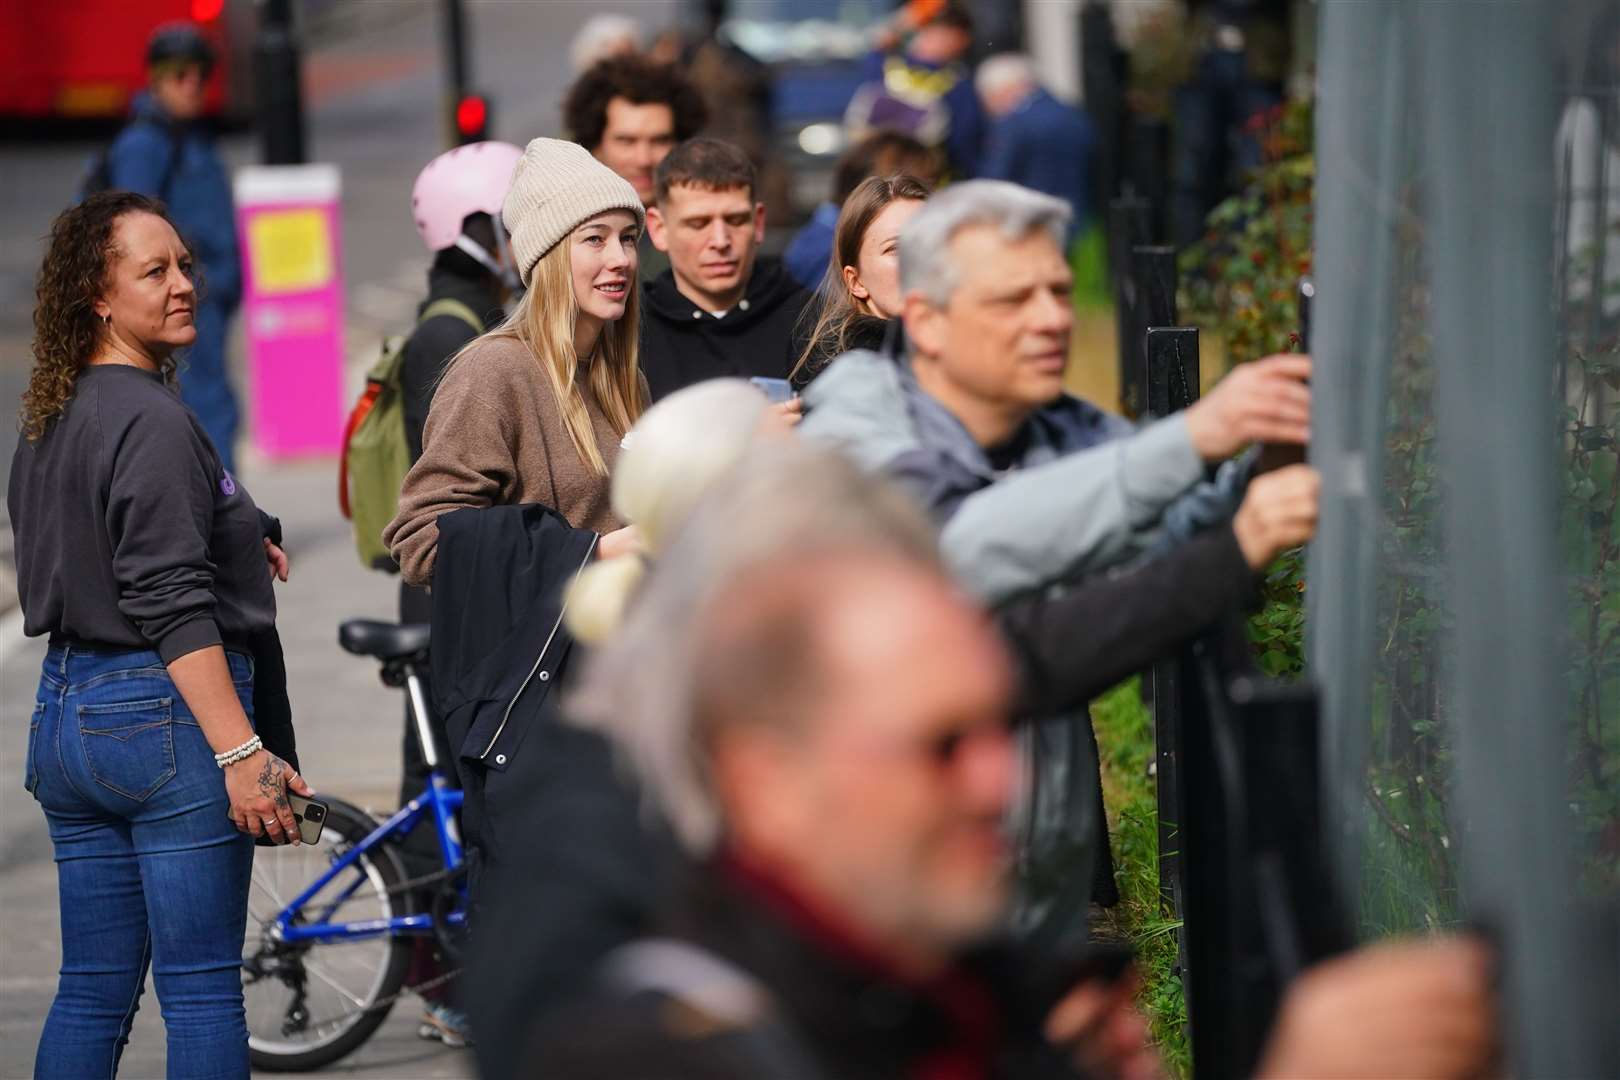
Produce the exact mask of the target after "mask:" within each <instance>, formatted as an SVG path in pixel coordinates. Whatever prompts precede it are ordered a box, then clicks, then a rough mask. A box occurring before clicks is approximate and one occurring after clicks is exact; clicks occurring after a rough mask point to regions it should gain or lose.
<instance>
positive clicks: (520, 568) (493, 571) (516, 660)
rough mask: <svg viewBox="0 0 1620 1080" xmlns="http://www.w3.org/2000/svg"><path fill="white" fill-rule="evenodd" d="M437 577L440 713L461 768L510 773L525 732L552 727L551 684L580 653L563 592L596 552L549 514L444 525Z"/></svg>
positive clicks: (497, 514) (435, 659)
mask: <svg viewBox="0 0 1620 1080" xmlns="http://www.w3.org/2000/svg"><path fill="white" fill-rule="evenodd" d="M438 524H439V557H438V565H437V567H436V568H435V570H434V575H433V636H432V643H431V646H430V648H431V650H432V677H433V707H434V709H435V711H436V712H437V713H438V714H439V718H440V719H441V720H442V721H443V722H444V725H445V728H446V730H447V731H448V733H449V736H450V752H451V754H453V755H454V756H455V757H456V759H457V762H458V768H459V767H460V764H461V763H477V764H479V765H482V766H484V767H485V768H489V769H496V770H505V769H506V768H508V767H509V766H510V764H511V762H512V759H513V758H514V757H515V756H516V755H517V752H518V748H519V747H520V746H521V745H522V742H523V738H524V735H525V734H526V733H527V732H528V731H529V730H530V729H531V728H533V727H534V726H535V725H536V724H539V723H541V722H545V721H554V719H555V716H556V713H557V710H558V708H559V703H558V700H557V695H556V694H553V693H551V690H552V688H553V687H554V686H555V680H554V678H553V676H554V674H555V673H556V671H557V670H558V669H559V668H561V667H562V665H563V663H564V661H565V660H566V659H567V657H568V652H569V650H570V648H572V646H573V638H572V637H570V636H569V634H568V630H567V628H566V627H564V626H563V625H562V594H563V589H564V588H566V587H567V585H568V583H569V582H570V581H572V580H573V579H574V575H575V574H577V573H578V572H579V571H580V569H581V568H582V567H583V566H584V565H585V563H586V561H587V560H588V559H589V558H590V556H591V552H592V551H593V549H594V548H595V546H596V534H595V533H593V532H591V531H590V530H588V529H576V528H574V527H573V526H572V525H569V524H568V522H567V521H566V520H565V519H564V518H563V516H562V515H561V514H559V513H557V512H556V511H555V510H552V509H550V508H549V507H545V506H540V505H538V504H530V505H526V506H491V507H482V508H477V509H466V510H456V511H453V512H451V513H448V514H444V515H442V516H441V517H440V518H439V523H438Z"/></svg>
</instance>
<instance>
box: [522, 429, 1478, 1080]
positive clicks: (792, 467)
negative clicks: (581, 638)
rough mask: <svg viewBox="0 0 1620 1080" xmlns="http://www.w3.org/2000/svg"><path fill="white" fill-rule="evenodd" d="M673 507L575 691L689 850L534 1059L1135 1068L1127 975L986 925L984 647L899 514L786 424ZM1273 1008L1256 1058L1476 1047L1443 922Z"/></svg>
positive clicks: (880, 489)
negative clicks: (1056, 964)
mask: <svg viewBox="0 0 1620 1080" xmlns="http://www.w3.org/2000/svg"><path fill="white" fill-rule="evenodd" d="M688 521H689V524H688V526H687V527H686V528H685V530H684V531H683V533H682V535H681V536H680V537H679V538H678V539H677V540H676V541H675V543H674V544H673V545H672V546H671V547H670V549H669V550H668V552H667V553H666V555H665V557H664V558H663V559H662V560H661V561H660V565H659V566H658V568H657V570H656V571H655V573H654V574H653V576H652V577H651V578H650V579H649V581H648V583H647V586H646V588H645V589H644V591H643V592H642V593H641V594H640V596H639V597H638V599H637V601H636V604H635V606H634V608H633V610H632V612H631V614H630V615H629V617H628V619H627V621H626V623H625V624H624V625H623V626H622V627H621V629H620V632H619V634H618V636H617V637H616V638H615V639H613V640H612V641H611V642H610V643H609V644H608V645H607V646H606V647H605V648H604V649H603V651H602V652H601V653H599V654H598V655H597V656H596V657H595V658H594V659H593V662H592V667H591V669H590V670H589V672H588V673H587V676H586V680H585V683H584V685H583V687H582V696H581V699H580V702H579V710H578V715H579V716H580V717H581V719H582V721H583V722H586V723H588V724H591V725H593V726H596V727H599V728H602V729H605V730H607V731H608V732H609V733H610V734H611V735H612V736H613V737H614V738H615V739H616V740H617V742H618V743H619V748H620V750H621V752H622V754H623V756H624V758H625V759H626V760H627V761H628V762H629V763H630V765H631V766H633V768H634V770H635V772H636V773H637V774H638V779H639V780H640V782H641V783H642V785H643V786H644V789H645V790H646V791H647V792H648V793H649V795H650V796H651V797H652V798H653V799H654V800H655V802H656V803H657V805H658V809H659V810H660V811H662V812H663V814H664V815H665V816H666V817H667V818H668V820H669V821H670V822H671V823H672V825H673V826H674V828H675V831H676V833H677V835H678V836H679V838H680V840H681V842H682V844H683V846H684V847H685V848H686V849H687V850H688V852H689V853H690V854H692V855H693V856H694V857H695V858H696V859H697V860H699V867H700V868H699V870H698V872H696V873H694V875H693V876H692V879H691V880H690V882H689V883H688V885H687V887H686V888H685V889H684V890H683V892H682V894H681V898H680V900H679V901H678V902H677V903H676V904H675V905H674V906H673V907H672V908H671V910H669V912H668V913H667V915H666V917H665V919H664V920H663V923H662V932H661V934H660V935H659V936H657V937H651V938H647V939H643V940H642V941H639V942H636V943H633V944H632V945H629V946H626V947H624V948H623V949H621V950H619V951H618V952H616V953H614V954H613V955H611V956H610V957H609V959H608V961H607V963H606V964H605V966H604V968H603V971H602V981H601V983H600V986H599V991H600V992H599V994H598V996H597V997H596V998H595V999H594V1000H592V1001H590V1002H588V1003H586V1004H583V1005H582V1006H580V1007H579V1008H578V1009H576V1010H573V1011H571V1012H570V1013H569V1014H566V1015H564V1016H561V1017H558V1018H557V1019H556V1020H555V1021H554V1022H553V1023H551V1024H550V1025H548V1026H547V1027H545V1028H543V1029H541V1030H540V1031H538V1032H536V1033H535V1037H534V1038H533V1040H532V1043H531V1051H532V1053H531V1056H530V1058H529V1060H530V1062H531V1067H532V1069H533V1072H534V1075H537V1076H538V1075H556V1076H568V1077H570V1078H573V1080H588V1078H592V1077H610V1076H611V1077H628V1076H637V1077H641V1076H658V1077H665V1078H671V1080H679V1078H686V1077H691V1078H698V1077H702V1078H706V1080H712V1078H720V1077H735V1078H739V1080H740V1078H743V1077H773V1078H778V1077H780V1078H811V1077H822V1078H826V1080H833V1078H837V1080H858V1078H863V1077H874V1078H875V1077H901V1076H924V1077H931V1076H951V1077H958V1076H959V1077H970V1076H976V1077H1018V1078H1041V1077H1053V1078H1057V1077H1075V1076H1087V1077H1093V1078H1102V1077H1121V1078H1138V1077H1141V1078H1147V1077H1152V1076H1156V1075H1158V1074H1159V1072H1160V1070H1159V1065H1158V1062H1157V1059H1156V1056H1155V1055H1154V1053H1153V1052H1152V1050H1151V1049H1150V1048H1149V1047H1148V1046H1147V1045H1146V1042H1145V1031H1146V1029H1145V1025H1144V1024H1143V1022H1142V1019H1141V1017H1140V1016H1139V1015H1138V1014H1137V1013H1136V1011H1135V1008H1134V1006H1133V1005H1132V1004H1131V989H1132V986H1131V980H1130V979H1129V978H1128V977H1127V978H1125V979H1121V980H1116V981H1114V982H1112V983H1109V984H1098V983H1096V982H1095V981H1092V982H1079V983H1078V984H1076V983H1075V982H1072V981H1071V982H1064V981H1061V980H1057V979H1052V978H1049V977H1044V976H1050V975H1053V974H1055V972H1054V971H1053V969H1052V967H1051V966H1050V965H1049V964H1042V963H1040V962H1039V961H1038V960H1035V958H1030V957H1021V956H1019V955H1017V954H1016V953H1015V952H1014V951H1013V950H1012V949H1011V948H1009V947H1008V946H1006V945H1004V944H1002V943H1001V938H1000V933H999V932H1000V930H1001V926H1002V921H1003V915H1004V911H1005V907H1006V904H1007V900H1008V892H1009V890H1008V873H1007V872H1008V866H1007V863H1008V847H1007V844H1006V841H1005V838H1004V835H1003V832H1002V821H1003V818H1004V815H1005V813H1006V810H1007V807H1008V804H1009V802H1010V801H1011V800H1012V798H1013V795H1014V789H1015V786H1016V780H1017V762H1016V758H1015V754H1014V752H1013V746H1012V742H1011V738H1010V736H1009V733H1008V729H1007V721H1008V716H1009V711H1010V708H1011V704H1012V694H1013V692H1014V690H1013V688H1014V675H1013V669H1012V666H1011V665H1010V663H1009V661H1008V658H1007V655H1006V654H1005V652H1004V651H1003V649H1002V647H1001V645H1000V643H999V642H998V641H997V639H996V637H995V636H994V633H993V631H992V629H991V627H990V624H989V623H988V621H987V620H986V619H985V617H984V616H983V614H982V613H981V612H979V611H978V610H976V609H975V608H974V607H972V606H971V605H970V604H969V603H968V602H967V601H966V600H965V599H964V598H963V597H962V596H961V594H960V593H959V592H957V591H956V590H955V589H954V588H953V587H952V586H951V585H950V584H949V582H948V581H947V580H946V578H945V576H944V575H943V573H942V571H941V569H940V567H939V566H938V563H937V561H936V560H935V558H934V557H933V555H932V543H931V539H930V531H931V530H930V527H929V525H928V523H927V522H926V521H925V520H924V519H922V518H921V517H920V516H919V515H918V514H917V512H916V510H915V509H914V508H913V507H912V506H911V505H909V504H908V503H907V502H906V501H905V500H904V499H901V498H899V497H898V496H897V495H896V494H895V493H894V492H893V491H892V490H891V489H890V488H889V487H888V485H886V484H884V483H882V482H880V481H875V480H868V479H864V478H862V477H860V476H859V475H858V474H857V473H856V472H855V471H854V470H853V469H852V468H851V467H850V466H849V465H847V464H845V463H843V462H841V461H839V460H837V459H835V458H829V457H828V456H826V455H825V454H818V453H816V452H814V451H806V450H803V449H799V450H791V449H786V448H784V449H782V450H780V451H775V452H765V451H761V452H758V453H756V454H755V455H754V456H753V457H752V459H751V460H750V461H749V463H747V464H746V465H745V466H744V467H743V468H742V469H741V470H740V471H739V472H738V473H737V474H735V475H734V476H733V477H732V478H731V480H730V481H729V482H727V483H726V484H724V485H723V486H722V488H721V489H719V490H717V491H716V492H714V493H713V494H711V495H710V496H709V497H708V498H707V499H706V500H705V501H704V502H703V503H702V504H700V505H699V507H698V508H697V510H696V511H695V512H694V513H693V515H692V516H691V517H690V518H689V519H688ZM650 686H655V687H656V690H655V691H653V690H650V689H649V687H650ZM1041 959H1045V958H1041ZM1068 959H1074V958H1073V957H1071V958H1068ZM1032 961H1035V962H1032ZM1032 976H1035V978H1033V979H1032ZM1352 1031H1353V1032H1354V1036H1353V1037H1351V1032H1352ZM1277 1032H1278V1034H1277V1038H1276V1039H1275V1040H1274V1042H1273V1044H1272V1046H1271V1047H1269V1048H1268V1052H1267V1056H1266V1058H1265V1060H1264V1067H1263V1070H1262V1073H1261V1075H1263V1076H1269V1077H1301V1076H1314V1075H1322V1076H1327V1075H1333V1076H1345V1075H1351V1076H1364V1075H1387V1076H1396V1075H1399V1076H1403V1077H1406V1076H1411V1077H1415V1076H1432V1077H1454V1076H1455V1077H1461V1076H1466V1075H1470V1074H1471V1073H1472V1072H1473V1071H1475V1070H1477V1069H1478V1068H1479V1067H1480V1066H1482V1065H1483V1064H1484V1062H1485V1061H1486V1060H1487V1059H1488V1055H1489V1053H1490V1050H1491V1038H1490V1023H1489V1009H1488V1000H1487V992H1486V962H1485V958H1484V957H1483V956H1482V955H1480V954H1479V952H1478V951H1477V950H1475V949H1474V948H1473V947H1471V946H1468V945H1464V944H1448V945H1431V946H1417V947H1387V948H1386V949H1384V950H1380V951H1372V952H1368V953H1366V954H1362V955H1360V956H1357V957H1353V958H1351V959H1349V960H1345V961H1339V962H1335V963H1334V964H1329V965H1324V966H1323V967H1321V968H1319V969H1317V970H1316V971H1315V972H1313V973H1311V974H1309V975H1307V976H1306V977H1305V978H1304V979H1302V980H1301V982H1300V984H1299V986H1298V987H1297V988H1296V990H1295V992H1294V993H1293V994H1291V995H1290V996H1289V997H1288V998H1287V999H1286V1001H1285V1003H1284V1006H1283V1009H1282V1013H1281V1016H1280V1019H1279V1023H1278V1027H1277Z"/></svg>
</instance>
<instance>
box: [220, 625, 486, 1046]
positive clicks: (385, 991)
mask: <svg viewBox="0 0 1620 1080" xmlns="http://www.w3.org/2000/svg"><path fill="white" fill-rule="evenodd" d="M338 641H339V643H340V644H342V646H343V648H344V649H346V650H348V651H349V652H351V653H354V654H356V655H358V656H369V657H371V658H373V659H375V660H377V661H379V662H380V663H381V664H382V679H383V682H384V683H386V684H387V685H389V686H392V687H404V689H405V691H406V695H407V697H408V700H409V707H410V714H411V718H412V721H413V722H414V723H415V725H416V731H417V736H418V738H419V739H420V740H421V746H422V751H423V756H424V758H425V759H426V761H427V764H428V765H429V766H430V767H431V769H432V775H431V779H430V782H429V785H428V788H427V790H426V791H424V792H423V793H422V794H421V795H420V796H418V797H417V798H415V799H413V800H411V802H410V803H409V804H407V805H405V806H403V807H401V808H400V809H399V811H398V812H397V813H395V814H394V815H393V816H392V817H390V818H388V820H386V821H382V822H379V821H378V820H377V819H376V818H374V817H372V816H371V814H369V813H367V812H366V811H365V810H362V809H361V808H360V807H357V806H354V805H353V804H351V803H347V802H344V801H342V800H340V799H334V798H332V797H330V796H328V795H325V794H324V793H323V794H322V795H320V798H321V800H322V801H323V802H325V803H326V804H327V807H328V814H327V818H326V823H325V827H324V829H323V831H322V833H321V839H320V842H319V843H318V844H314V845H308V846H304V845H301V846H298V847H274V848H259V849H258V850H257V851H256V852H255V856H254V860H253V879H252V886H251V890H250V893H249V897H248V929H247V940H246V942H245V944H244V946H243V950H242V989H243V997H244V999H245V1002H246V1006H247V1024H248V1045H249V1047H250V1049H251V1052H252V1059H253V1064H254V1065H255V1066H257V1067H258V1068H261V1069H269V1070H276V1071H287V1072H301V1071H305V1070H309V1069H317V1068H320V1067H321V1066H323V1065H328V1064H330V1063H332V1062H334V1061H336V1060H338V1059H339V1058H341V1057H343V1056H345V1055H346V1054H349V1053H350V1052H352V1051H353V1050H354V1049H355V1048H356V1047H358V1046H359V1045H360V1044H361V1043H363V1042H365V1041H366V1039H368V1038H370V1037H371V1034H372V1032H374V1031H376V1030H377V1027H378V1026H379V1025H380V1024H382V1022H383V1021H384V1020H385V1019H387V1017H388V1013H389V1010H390V1009H392V1008H393V1006H394V1003H395V1001H396V1000H398V998H399V997H400V995H401V994H402V993H403V992H404V989H403V988H404V984H405V979H406V976H407V972H408V969H409V968H410V963H411V955H412V952H413V951H414V949H415V945H416V942H417V941H418V940H419V939H421V938H422V937H423V936H436V937H437V938H438V939H439V941H440V943H441V945H442V947H443V949H444V951H445V953H446V954H447V955H449V956H451V957H458V956H459V953H460V936H461V934H462V932H463V930H464V929H465V923H466V891H467V884H466V860H465V858H464V856H463V853H462V847H461V835H460V832H459V830H458V828H457V824H456V812H457V811H458V810H459V809H460V807H461V800H462V793H461V792H460V790H458V789H456V788H455V787H453V786H451V784H450V783H449V781H448V780H447V779H446V776H445V771H444V767H443V765H442V764H441V763H440V761H439V755H438V752H437V750H436V748H435V746H434V739H433V735H432V730H431V727H430V725H429V722H428V721H429V715H430V713H429V710H428V703H427V696H426V694H425V693H424V692H423V689H422V678H423V676H424V675H425V674H426V672H427V663H428V628H427V627H426V626H423V625H415V626H399V625H394V624H392V623H381V622H372V621H370V620H364V619H354V620H350V621H348V622H345V623H344V624H343V625H342V626H341V627H340V628H339V631H338ZM424 815H430V816H431V819H432V821H433V823H434V824H435V826H436V827H437V830H438V836H439V851H440V854H441V856H442V858H443V869H442V870H440V871H439V872H437V873H434V874H430V875H427V876H425V877H421V878H417V879H415V880H407V878H406V875H405V872H404V870H403V869H402V867H401V864H400V861H399V856H398V855H397V854H396V853H395V847H396V845H397V842H398V841H399V840H400V839H401V838H403V837H404V836H405V835H406V834H407V833H409V832H410V831H411V829H412V828H413V827H415V825H416V824H417V822H419V821H420V820H421V819H422V817H423V816H424ZM424 897H430V898H431V899H430V900H428V901H427V902H425V903H424V901H423V898H424ZM418 907H426V909H427V910H413V909H414V908H418ZM455 974H456V972H455V971H453V970H452V971H450V972H448V973H446V974H444V975H442V976H440V977H439V978H438V979H436V980H434V982H435V983H437V982H441V981H445V980H447V979H450V978H453V977H454V976H455ZM427 988H428V984H421V985H418V986H414V987H411V988H410V989H413V990H418V991H420V990H424V989H427Z"/></svg>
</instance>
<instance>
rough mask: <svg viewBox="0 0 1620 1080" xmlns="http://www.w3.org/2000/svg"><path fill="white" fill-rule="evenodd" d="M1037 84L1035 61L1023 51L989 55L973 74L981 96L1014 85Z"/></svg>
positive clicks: (974, 82) (986, 95) (983, 96)
mask: <svg viewBox="0 0 1620 1080" xmlns="http://www.w3.org/2000/svg"><path fill="white" fill-rule="evenodd" d="M1034 85H1035V63H1034V61H1032V60H1031V59H1030V58H1029V57H1027V56H1025V55H1024V54H1023V53H1015V52H1004V53H996V54H995V55H994V56H991V57H987V58H986V59H985V61H984V63H982V64H980V65H979V71H978V73H977V74H976V75H974V76H973V88H974V89H975V90H977V91H978V92H979V96H980V97H981V98H986V97H989V96H990V95H992V94H994V93H996V92H997V91H998V90H1005V89H1007V88H1009V87H1013V86H1034Z"/></svg>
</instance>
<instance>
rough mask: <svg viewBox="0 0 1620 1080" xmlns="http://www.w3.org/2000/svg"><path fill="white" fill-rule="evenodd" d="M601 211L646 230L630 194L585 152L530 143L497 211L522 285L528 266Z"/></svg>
mask: <svg viewBox="0 0 1620 1080" xmlns="http://www.w3.org/2000/svg"><path fill="white" fill-rule="evenodd" d="M607 210H629V211H631V212H632V213H634V214H635V215H636V223H637V224H638V225H640V226H641V227H642V228H646V227H647V213H646V211H645V210H643V209H642V207H641V197H640V196H639V195H637V194H636V189H635V188H633V187H631V186H630V182H629V181H628V180H626V179H624V178H623V177H622V176H620V175H619V174H618V173H616V172H614V171H613V170H612V169H610V168H608V167H607V166H606V165H603V164H602V163H601V162H600V161H597V160H596V159H595V158H594V157H592V156H591V152H590V151H589V150H587V149H585V148H584V147H583V146H581V145H579V144H578V143H573V142H565V141H564V140H562V139H534V140H532V141H530V143H529V145H528V146H527V147H525V148H524V151H523V157H522V158H520V159H519V160H518V163H517V168H516V169H515V170H514V171H513V173H512V186H511V188H509V189H508V190H507V192H506V202H505V204H504V206H502V208H501V220H502V222H504V223H505V225H506V227H507V228H508V229H509V230H511V233H512V254H513V255H515V256H516V257H517V268H518V274H519V275H520V276H521V277H522V278H523V284H524V285H528V284H529V276H530V275H531V274H532V273H533V272H534V264H535V263H537V262H539V261H540V257H541V256H542V255H544V254H545V253H546V252H548V251H550V250H551V249H552V248H553V247H555V246H556V244H557V242H558V241H559V240H561V239H562V238H563V237H565V236H567V235H568V234H569V233H571V232H573V231H574V228H575V227H576V226H578V225H579V224H580V223H581V222H583V221H588V220H590V219H591V218H593V217H595V216H596V215H597V214H600V213H603V212H604V211H607Z"/></svg>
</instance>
